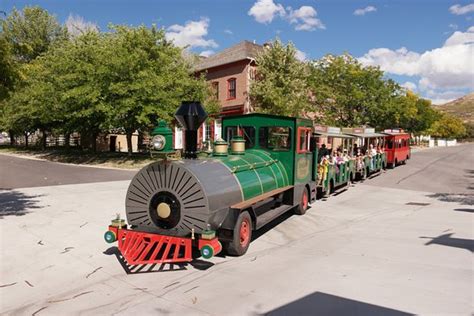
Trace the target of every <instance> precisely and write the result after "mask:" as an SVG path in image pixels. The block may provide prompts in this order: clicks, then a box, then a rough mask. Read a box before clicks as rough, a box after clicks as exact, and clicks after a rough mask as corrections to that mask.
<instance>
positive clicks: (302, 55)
mask: <svg viewBox="0 0 474 316" xmlns="http://www.w3.org/2000/svg"><path fill="white" fill-rule="evenodd" d="M295 57H296V59H298V60H299V61H306V60H307V59H308V56H307V55H306V53H305V52H302V51H300V50H299V49H296V54H295Z"/></svg>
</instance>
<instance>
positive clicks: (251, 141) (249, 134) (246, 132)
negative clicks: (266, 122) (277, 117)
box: [224, 126, 255, 149]
mask: <svg viewBox="0 0 474 316" xmlns="http://www.w3.org/2000/svg"><path fill="white" fill-rule="evenodd" d="M238 130H240V133H239V131H238ZM239 134H240V135H242V136H243V137H244V139H245V149H249V148H253V147H254V146H255V127H253V126H239V127H238V129H237V126H227V127H226V128H225V131H224V138H225V140H226V141H227V142H228V143H229V144H230V141H231V139H232V137H234V136H235V135H239Z"/></svg>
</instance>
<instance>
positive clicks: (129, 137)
mask: <svg viewBox="0 0 474 316" xmlns="http://www.w3.org/2000/svg"><path fill="white" fill-rule="evenodd" d="M126 133H127V152H128V156H129V157H131V156H132V153H133V148H132V135H133V131H130V130H127V131H126Z"/></svg>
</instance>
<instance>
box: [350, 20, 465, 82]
mask: <svg viewBox="0 0 474 316" xmlns="http://www.w3.org/2000/svg"><path fill="white" fill-rule="evenodd" d="M473 32H474V28H473V27H471V28H469V29H468V31H467V32H465V33H462V32H454V33H453V35H451V36H450V37H449V38H448V39H447V40H446V42H445V44H444V45H443V46H442V47H440V48H435V49H432V50H428V51H425V52H423V53H417V52H413V51H409V50H407V49H406V48H405V47H402V48H400V49H398V50H391V49H388V48H375V49H371V50H369V51H368V52H367V53H366V54H365V55H364V56H362V57H360V58H359V60H360V62H362V63H363V64H364V65H372V66H380V68H381V69H382V70H384V71H386V72H389V73H392V74H396V75H406V76H419V77H420V80H419V83H418V84H419V87H420V88H421V89H424V90H426V89H471V90H472V89H474V58H473V56H474V42H473V41H472V35H473V34H472V33H473Z"/></svg>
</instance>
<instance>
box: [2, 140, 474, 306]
mask: <svg viewBox="0 0 474 316" xmlns="http://www.w3.org/2000/svg"><path fill="white" fill-rule="evenodd" d="M472 148H473V146H472V145H468V146H459V147H455V148H449V149H434V150H426V151H421V152H419V153H414V154H413V159H412V160H411V161H410V162H409V163H408V164H407V165H406V166H401V167H399V168H396V169H394V170H390V171H388V172H387V173H385V174H382V175H381V176H379V177H375V178H373V179H370V180H367V181H366V182H365V183H363V184H357V185H355V186H354V187H351V188H349V190H348V191H346V192H344V193H342V194H339V195H337V196H333V197H330V198H329V199H327V200H320V201H317V202H316V203H315V204H314V205H313V206H312V208H311V209H310V210H308V212H307V214H306V215H304V216H290V215H287V216H285V217H282V218H281V219H280V220H279V221H277V222H276V223H274V225H273V227H272V228H271V229H270V228H268V231H267V232H266V233H264V234H261V236H260V237H259V238H257V239H256V240H254V241H253V242H252V244H251V247H250V249H249V252H248V253H247V254H246V255H244V256H242V257H237V258H236V257H224V256H220V257H216V258H213V259H212V260H210V262H209V263H204V262H201V261H196V262H194V263H193V264H192V265H162V266H145V267H143V266H135V267H129V266H122V265H121V263H120V260H119V258H118V257H117V256H116V252H115V249H114V248H113V247H110V245H107V244H105V242H104V241H103V240H102V234H103V232H104V229H105V228H106V225H107V223H108V221H109V220H110V219H111V218H112V217H114V216H115V213H116V212H119V213H121V214H122V215H123V214H124V206H123V201H124V198H125V193H126V188H127V186H128V181H114V182H103V183H86V184H75V185H60V186H51V187H41V188H25V189H17V190H9V191H3V192H0V195H2V194H3V195H4V196H7V197H8V199H9V200H11V201H12V203H11V205H9V207H10V211H11V212H10V213H9V214H10V215H4V217H3V219H0V231H1V234H0V237H1V242H0V245H1V249H0V256H1V258H2V260H0V313H2V312H3V313H7V314H19V315H31V314H35V315H59V314H63V315H64V314H79V313H83V314H107V315H108V314H122V315H133V314H135V315H143V314H151V313H153V314H173V315H223V314H226V315H255V314H269V315H293V314H301V315H305V314H307V315H330V314H358V315H410V314H423V315H427V314H431V315H432V314H437V315H448V314H449V315H470V314H471V312H472V310H473V308H474V306H473V305H474V304H473V297H474V296H473V294H474V293H473V287H472V284H473V277H474V276H473V256H472V254H473V250H474V247H473V239H474V232H473V224H474V223H473V218H472V216H473V214H472V213H473V212H474V206H473V204H474V203H473V200H472V196H473V192H472V190H470V189H466V187H469V186H471V187H472V181H473V178H472V173H470V172H467V173H466V171H465V170H466V169H467V167H466V164H465V163H464V162H463V159H466V160H467V159H469V156H468V155H467V154H469V153H472ZM446 153H448V154H449V155H450V156H452V157H455V158H456V157H457V158H456V159H455V161H453V163H452V164H447V161H449V159H450V158H447V157H448V156H446ZM446 166H448V167H449V169H448V170H446V171H440V170H438V168H440V167H446ZM468 167H469V166H468ZM470 169H472V168H470ZM470 169H469V170H470ZM435 172H437V173H439V174H440V176H438V177H437V176H436V175H435ZM459 176H462V177H463V178H462V179H460V178H459ZM400 180H402V181H401V182H400ZM441 193H443V194H441ZM15 215H16V216H15Z"/></svg>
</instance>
